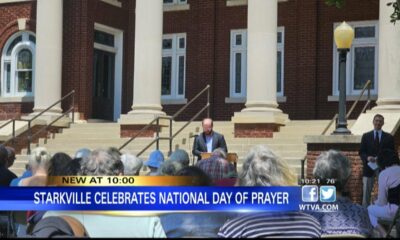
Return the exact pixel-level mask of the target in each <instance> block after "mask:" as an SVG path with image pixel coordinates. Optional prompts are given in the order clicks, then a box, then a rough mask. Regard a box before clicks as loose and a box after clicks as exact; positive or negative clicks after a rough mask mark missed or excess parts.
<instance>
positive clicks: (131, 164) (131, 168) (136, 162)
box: [121, 153, 143, 176]
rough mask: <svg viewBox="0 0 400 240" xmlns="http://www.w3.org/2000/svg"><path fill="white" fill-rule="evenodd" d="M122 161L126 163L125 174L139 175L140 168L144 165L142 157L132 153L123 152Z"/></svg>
mask: <svg viewBox="0 0 400 240" xmlns="http://www.w3.org/2000/svg"><path fill="white" fill-rule="evenodd" d="M121 161H122V163H123V165H124V175H125V176H138V175H139V172H140V169H141V168H142V166H143V161H142V159H140V158H138V157H136V156H135V155H132V154H127V153H126V154H123V155H122V156H121Z"/></svg>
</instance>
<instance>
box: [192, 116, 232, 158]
mask: <svg viewBox="0 0 400 240" xmlns="http://www.w3.org/2000/svg"><path fill="white" fill-rule="evenodd" d="M201 125H202V127H203V132H202V133H201V134H200V135H199V136H198V137H197V138H196V139H195V141H194V143H193V151H192V153H193V155H195V156H197V160H200V159H201V154H202V153H205V152H208V153H211V152H212V151H214V150H215V149H216V148H221V149H222V150H224V151H225V153H227V152H228V148H227V147H226V142H225V138H224V135H222V134H219V133H217V132H215V131H213V121H212V119H211V118H205V119H203V121H202V123H201Z"/></svg>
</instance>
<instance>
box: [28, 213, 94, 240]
mask: <svg viewBox="0 0 400 240" xmlns="http://www.w3.org/2000/svg"><path fill="white" fill-rule="evenodd" d="M23 237H34V238H70V237H80V238H82V237H89V236H88V234H87V232H86V229H85V227H84V226H83V225H82V223H81V222H79V221H78V220H76V219H75V218H73V217H69V216H59V217H47V218H44V219H42V220H40V221H39V222H38V223H37V224H36V225H35V227H34V228H33V230H32V233H31V234H30V235H27V236H23Z"/></svg>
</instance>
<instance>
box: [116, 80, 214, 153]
mask: <svg viewBox="0 0 400 240" xmlns="http://www.w3.org/2000/svg"><path fill="white" fill-rule="evenodd" d="M206 91H207V104H206V105H205V106H204V107H203V108H202V109H201V110H200V111H199V112H197V113H196V114H195V115H194V116H193V117H192V118H191V119H190V120H189V121H188V122H187V123H185V125H183V126H182V127H181V128H180V129H179V130H178V131H177V132H176V133H175V134H172V124H173V121H174V120H175V119H176V118H177V117H178V116H179V115H180V114H181V113H182V112H183V111H184V110H185V109H186V108H188V107H189V105H191V104H192V103H193V102H194V101H196V100H197V99H198V98H199V97H200V96H201V95H202V94H203V93H205V92H206ZM206 109H207V110H208V112H207V117H210V85H207V86H206V87H205V88H204V89H203V90H201V91H200V92H199V93H198V94H196V96H194V97H193V98H192V100H190V101H189V102H188V103H186V104H185V106H183V107H182V108H180V109H179V110H178V111H177V112H176V113H175V114H174V115H173V116H172V117H170V116H158V117H156V118H154V119H153V120H152V121H151V122H150V123H148V124H147V125H146V126H144V127H143V128H142V129H141V130H140V131H139V132H137V133H136V134H135V136H133V137H131V138H130V139H129V140H128V141H126V142H125V143H124V144H123V145H121V146H120V147H119V148H118V150H119V151H121V150H122V149H123V148H125V147H126V146H127V145H128V144H129V143H131V142H132V141H133V140H135V139H136V138H137V137H138V136H140V135H141V134H142V133H143V132H144V131H146V130H147V129H148V128H149V127H150V126H152V125H153V124H154V123H155V122H156V125H155V126H156V127H157V132H156V137H155V138H154V139H153V140H152V141H151V142H150V143H149V144H147V145H146V146H145V147H144V148H143V149H142V150H141V151H140V152H139V153H137V154H136V156H137V157H139V156H140V155H142V154H143V153H144V152H145V151H146V150H147V149H148V148H150V147H151V146H152V145H153V144H154V143H156V144H157V145H156V149H157V150H159V148H160V145H159V144H160V140H169V152H168V155H170V154H171V153H172V142H173V140H174V138H175V137H176V136H177V135H178V134H179V133H180V132H182V131H183V130H184V129H185V128H186V127H187V126H188V125H189V124H190V123H191V122H193V120H194V119H196V118H197V117H198V116H199V115H200V114H201V113H203V112H204V111H205V110H206ZM160 119H167V120H169V137H160Z"/></svg>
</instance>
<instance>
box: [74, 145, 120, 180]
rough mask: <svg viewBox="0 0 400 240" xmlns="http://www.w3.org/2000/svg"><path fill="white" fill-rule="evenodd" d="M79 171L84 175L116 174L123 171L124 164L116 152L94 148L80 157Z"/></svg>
mask: <svg viewBox="0 0 400 240" xmlns="http://www.w3.org/2000/svg"><path fill="white" fill-rule="evenodd" d="M81 172H82V175H84V176H118V175H119V174H120V173H123V172H124V165H123V163H122V161H121V158H120V157H119V156H118V155H117V154H113V153H111V152H110V151H108V150H104V149H96V150H93V151H92V152H91V153H90V156H89V158H83V159H82V165H81Z"/></svg>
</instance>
